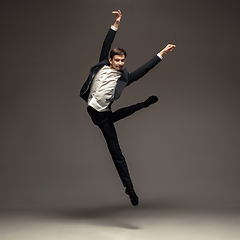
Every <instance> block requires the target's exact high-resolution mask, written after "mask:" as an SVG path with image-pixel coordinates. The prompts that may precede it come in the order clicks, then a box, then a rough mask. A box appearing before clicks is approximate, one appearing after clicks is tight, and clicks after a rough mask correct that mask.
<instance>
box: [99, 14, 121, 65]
mask: <svg viewBox="0 0 240 240" xmlns="http://www.w3.org/2000/svg"><path fill="white" fill-rule="evenodd" d="M112 13H113V14H115V22H114V24H113V25H112V26H111V28H110V30H109V31H108V33H107V36H106V37H105V39H104V42H103V45H102V50H101V54H100V58H99V62H101V61H103V60H105V59H108V53H109V51H110V49H111V45H112V42H113V40H114V37H115V35H116V31H117V29H118V27H119V25H120V21H121V18H122V13H121V11H120V10H118V11H113V12H112Z"/></svg>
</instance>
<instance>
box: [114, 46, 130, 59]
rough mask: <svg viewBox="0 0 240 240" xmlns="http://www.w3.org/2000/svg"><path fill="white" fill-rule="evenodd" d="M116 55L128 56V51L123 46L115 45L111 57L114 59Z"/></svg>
mask: <svg viewBox="0 0 240 240" xmlns="http://www.w3.org/2000/svg"><path fill="white" fill-rule="evenodd" d="M115 55H124V56H125V57H127V52H126V51H125V50H123V49H122V48H119V47H115V48H113V49H112V50H111V52H110V58H111V59H113V57H114V56H115Z"/></svg>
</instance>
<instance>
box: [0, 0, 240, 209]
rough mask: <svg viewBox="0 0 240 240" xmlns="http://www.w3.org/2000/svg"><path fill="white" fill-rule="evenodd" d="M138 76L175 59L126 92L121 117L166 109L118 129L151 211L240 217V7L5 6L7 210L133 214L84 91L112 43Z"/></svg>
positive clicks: (0, 183)
mask: <svg viewBox="0 0 240 240" xmlns="http://www.w3.org/2000/svg"><path fill="white" fill-rule="evenodd" d="M117 9H121V11H122V13H123V18H122V21H121V26H120V28H119V31H118V33H117V35H116V38H115V41H114V44H113V46H119V47H122V48H124V49H126V50H127V52H128V57H127V62H126V67H127V69H128V71H133V70H135V69H136V68H137V67H139V66H141V65H142V64H144V63H145V62H146V61H147V60H149V59H150V58H152V56H153V55H154V54H156V53H157V52H159V51H160V50H161V49H162V48H163V47H165V45H166V44H167V43H173V44H176V46H177V48H176V49H175V50H174V52H172V53H170V54H168V55H167V56H166V57H164V60H163V61H162V62H161V63H160V64H159V65H158V66H156V67H155V68H154V69H153V70H152V71H151V72H149V73H148V74H147V75H146V76H145V77H144V78H142V79H141V80H139V81H138V82H136V83H134V84H132V85H131V86H129V87H128V88H126V89H125V91H124V92H123V94H122V96H121V98H120V99H119V100H118V101H117V102H115V103H114V104H113V109H118V108H120V107H123V106H127V105H130V104H133V103H137V102H140V101H143V100H145V99H146V98H147V97H148V96H150V95H153V94H154V95H157V96H158V97H159V102H158V103H157V104H155V105H153V106H151V107H150V108H148V109H144V110H142V111H140V112H138V113H136V114H135V115H133V116H131V117H130V118H128V119H124V120H122V121H121V122H119V123H117V124H116V128H117V131H118V135H119V140H120V144H121V147H122V150H123V153H124V155H125V157H126V160H127V162H128V166H129V168H130V173H131V175H132V179H133V181H134V184H135V189H136V191H137V193H138V195H139V197H140V201H141V203H145V204H153V203H154V204H155V203H157V204H165V205H172V206H193V207H220V208H239V207H240V192H239V189H240V175H239V167H240V163H239V159H240V151H239V143H240V127H239V122H240V107H239V100H240V97H239V96H240V94H239V87H240V84H239V66H238V65H239V56H240V48H239V42H240V33H239V23H240V21H239V10H240V6H239V2H238V1H234V0H230V1H222V0H218V1H214V0H213V1H205V0H201V1H200V0H196V1H190V0H183V1H176V0H168V1H165V0H164V1H162V0H148V1H143V0H139V1H129V0H122V1H115V0H114V1H113V0H101V1H97V0H88V1H79V0H78V1H77V0H68V1H66V0H58V1H56V0H52V1H46V0H41V1H39V0H36V1H28V0H22V1H14V0H13V1H3V3H2V4H1V8H0V18H1V21H0V24H1V38H0V43H1V65H0V68H1V69H0V74H1V75H0V76H1V78H0V99H1V101H0V107H1V118H0V125H1V135H0V136H1V140H0V141H1V153H0V154H1V155H0V192H1V197H0V208H1V209H36V208H38V209H41V208H44V209H48V208H50V209H52V208H87V207H92V206H100V207H101V206H102V207H104V206H109V205H117V204H122V203H125V202H126V203H128V202H129V200H128V199H127V197H126V196H125V194H124V189H123V188H122V184H121V182H120V180H119V177H118V175H117V173H116V170H115V168H114V165H113V164H112V160H111V158H110V155H109V153H108V150H107V147H106V144H105V142H104V140H103V137H102V135H101V133H100V131H99V129H98V128H97V127H95V126H94V125H93V124H92V122H91V121H90V118H89V116H88V115H87V112H86V103H85V102H84V101H83V100H82V99H80V98H79V96H78V94H79V89H80V87H81V86H82V84H83V83H84V81H85V79H86V77H87V75H88V73H89V69H90V67H91V66H92V65H94V64H95V63H96V62H97V61H98V57H99V53H100V48H101V44H102V41H103V39H104V37H105V35H106V33H107V31H108V29H109V27H110V25H111V24H112V23H113V22H114V16H112V14H111V12H112V10H117Z"/></svg>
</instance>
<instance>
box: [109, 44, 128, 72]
mask: <svg viewBox="0 0 240 240" xmlns="http://www.w3.org/2000/svg"><path fill="white" fill-rule="evenodd" d="M126 56H127V52H126V51H125V50H123V49H121V48H119V47H115V48H114V49H112V50H111V52H110V58H109V62H110V68H111V69H115V70H118V71H120V70H122V68H123V66H124V63H125V58H126Z"/></svg>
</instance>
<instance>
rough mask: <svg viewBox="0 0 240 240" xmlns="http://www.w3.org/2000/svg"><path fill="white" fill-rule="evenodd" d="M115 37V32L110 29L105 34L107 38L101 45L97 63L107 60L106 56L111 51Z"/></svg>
mask: <svg viewBox="0 0 240 240" xmlns="http://www.w3.org/2000/svg"><path fill="white" fill-rule="evenodd" d="M115 35H116V31H114V30H112V29H111V28H110V29H109V31H108V33H107V36H106V37H105V39H104V42H103V45H102V50H101V54H100V58H99V62H101V61H103V60H106V59H108V54H109V51H110V49H111V46H112V43H113V40H114V37H115Z"/></svg>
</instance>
